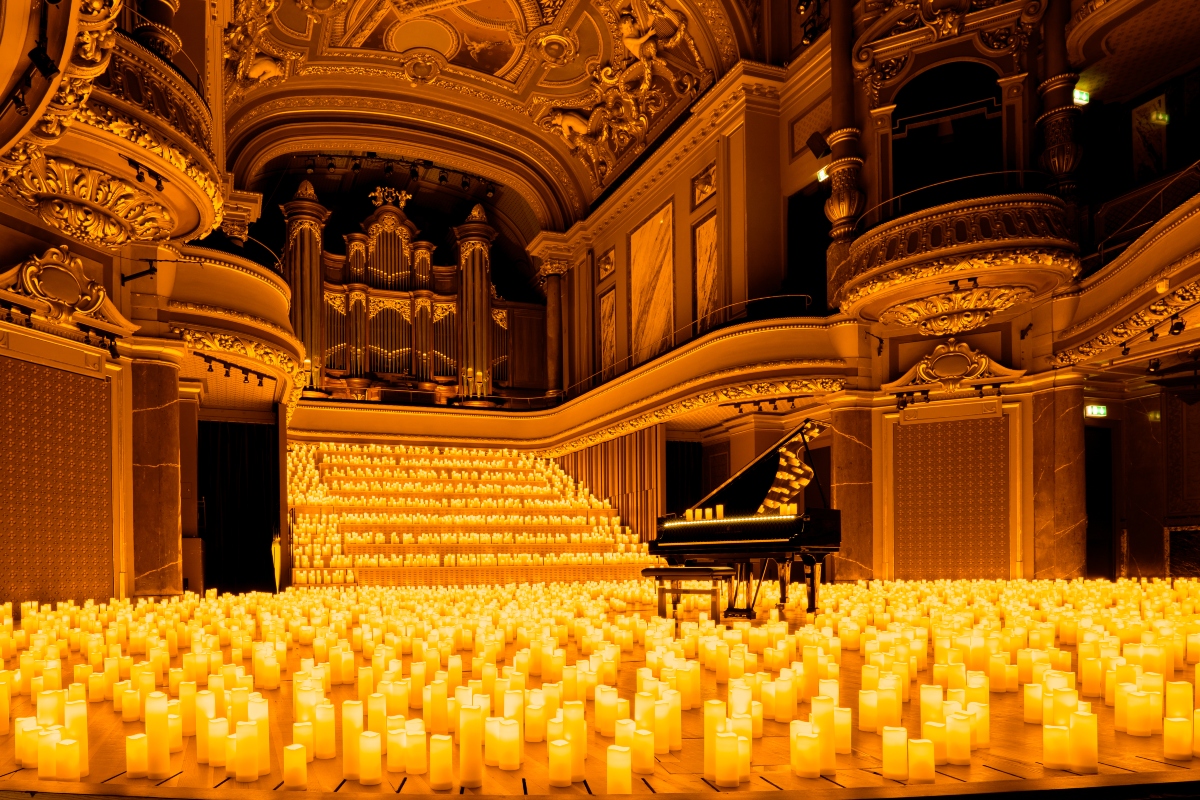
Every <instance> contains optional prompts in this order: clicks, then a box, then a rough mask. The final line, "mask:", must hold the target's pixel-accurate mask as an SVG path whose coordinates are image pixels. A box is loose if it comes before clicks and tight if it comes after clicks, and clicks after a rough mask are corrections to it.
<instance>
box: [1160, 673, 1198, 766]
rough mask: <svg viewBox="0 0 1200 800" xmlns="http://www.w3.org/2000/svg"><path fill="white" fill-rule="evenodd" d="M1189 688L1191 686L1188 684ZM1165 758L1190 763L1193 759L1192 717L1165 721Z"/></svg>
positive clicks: (1172, 718) (1171, 718)
mask: <svg viewBox="0 0 1200 800" xmlns="http://www.w3.org/2000/svg"><path fill="white" fill-rule="evenodd" d="M1188 685H1189V687H1190V686H1191V684H1188ZM1163 758H1168V759H1172V760H1175V761H1190V760H1191V758H1192V717H1191V715H1189V716H1187V717H1167V718H1166V719H1165V720H1163Z"/></svg>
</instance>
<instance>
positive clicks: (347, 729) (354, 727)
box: [342, 700, 363, 781]
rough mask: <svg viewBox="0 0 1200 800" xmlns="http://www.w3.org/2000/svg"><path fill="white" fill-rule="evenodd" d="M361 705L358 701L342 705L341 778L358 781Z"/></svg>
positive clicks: (346, 702)
mask: <svg viewBox="0 0 1200 800" xmlns="http://www.w3.org/2000/svg"><path fill="white" fill-rule="evenodd" d="M362 733H363V704H362V701H360V700H347V701H345V702H344V703H342V778H343V779H344V780H348V781H356V780H358V779H359V777H358V776H359V765H358V748H359V747H360V745H361V742H362Z"/></svg>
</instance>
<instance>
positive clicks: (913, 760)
mask: <svg viewBox="0 0 1200 800" xmlns="http://www.w3.org/2000/svg"><path fill="white" fill-rule="evenodd" d="M938 688H941V687H938ZM934 776H935V772H934V763H933V742H931V741H930V740H929V739H909V740H908V783H909V784H918V783H933V782H934Z"/></svg>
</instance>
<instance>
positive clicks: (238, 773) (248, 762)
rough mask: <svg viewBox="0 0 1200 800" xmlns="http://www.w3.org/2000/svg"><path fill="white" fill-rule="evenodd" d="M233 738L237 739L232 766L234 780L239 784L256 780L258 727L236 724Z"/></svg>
mask: <svg viewBox="0 0 1200 800" xmlns="http://www.w3.org/2000/svg"><path fill="white" fill-rule="evenodd" d="M234 736H236V737H237V751H236V752H237V756H236V759H235V761H234V763H233V765H232V766H233V778H234V780H236V781H238V782H239V783H251V782H253V781H256V780H258V725H256V724H255V723H253V722H250V721H249V720H242V721H240V722H238V723H237V725H236V731H235V733H234ZM227 771H228V770H227Z"/></svg>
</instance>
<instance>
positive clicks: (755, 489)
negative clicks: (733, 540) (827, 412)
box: [692, 419, 830, 517]
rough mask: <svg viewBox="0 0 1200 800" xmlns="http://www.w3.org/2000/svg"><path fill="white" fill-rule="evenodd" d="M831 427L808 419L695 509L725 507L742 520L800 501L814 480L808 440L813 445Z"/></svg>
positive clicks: (728, 515) (726, 511)
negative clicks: (806, 457) (806, 445)
mask: <svg viewBox="0 0 1200 800" xmlns="http://www.w3.org/2000/svg"><path fill="white" fill-rule="evenodd" d="M829 428H830V424H829V423H828V422H821V421H819V420H811V419H806V420H804V422H802V423H800V425H798V426H796V427H795V428H794V429H792V430H791V431H788V433H787V434H785V435H784V436H783V438H781V439H780V440H779V441H778V442H776V443H775V444H774V445H773V446H771V447H769V448H768V449H767V450H765V451H764V452H763V454H762V455H760V456H759V457H758V458H756V459H754V460H753V461H751V462H750V463H749V464H747V465H746V466H745V467H743V468H742V469H741V470H740V471H738V473H737V474H735V475H734V476H733V477H731V478H730V479H729V480H727V481H725V482H724V483H722V484H721V485H720V486H718V487H717V488H716V489H713V490H712V491H711V492H710V493H709V494H708V496H707V497H705V498H704V499H702V500H701V501H700V502H698V503H696V504H695V505H694V506H692V508H713V507H715V506H718V505H722V506H725V516H726V517H740V516H748V515H751V514H759V513H768V514H773V513H776V509H778V508H779V506H780V504H782V503H792V502H796V501H795V498H796V497H798V496H799V495H800V493H801V492H803V491H804V487H805V486H807V485H808V483H809V482H810V481H811V480H812V479H813V471H812V468H811V467H810V466H809V465H808V464H807V463H805V461H804V437H807V438H808V441H809V442H810V443H811V442H812V440H813V439H815V438H816V437H817V436H820V435H821V434H822V433H824V432H825V431H826V430H828V429H829ZM801 434H803V436H802V435H801Z"/></svg>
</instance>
